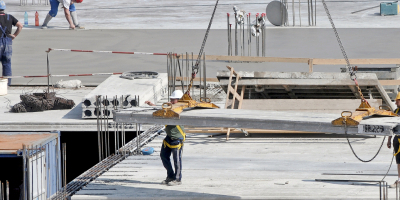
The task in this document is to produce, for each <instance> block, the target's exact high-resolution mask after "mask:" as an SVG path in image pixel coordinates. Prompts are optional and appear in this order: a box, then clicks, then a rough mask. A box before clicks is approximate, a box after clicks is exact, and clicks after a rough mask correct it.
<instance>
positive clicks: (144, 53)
mask: <svg viewBox="0 0 400 200" xmlns="http://www.w3.org/2000/svg"><path fill="white" fill-rule="evenodd" d="M50 51H68V52H82V53H116V54H138V55H156V56H167V55H177V54H176V53H172V54H169V53H149V52H129V51H97V50H77V49H52V48H49V50H48V51H47V52H50Z"/></svg>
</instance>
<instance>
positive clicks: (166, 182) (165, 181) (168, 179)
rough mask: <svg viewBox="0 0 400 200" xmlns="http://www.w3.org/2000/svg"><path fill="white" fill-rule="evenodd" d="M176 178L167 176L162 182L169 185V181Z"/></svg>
mask: <svg viewBox="0 0 400 200" xmlns="http://www.w3.org/2000/svg"><path fill="white" fill-rule="evenodd" d="M173 180H174V179H172V178H169V177H167V178H166V179H165V180H163V181H162V182H161V184H162V185H168V183H169V182H171V181H173Z"/></svg>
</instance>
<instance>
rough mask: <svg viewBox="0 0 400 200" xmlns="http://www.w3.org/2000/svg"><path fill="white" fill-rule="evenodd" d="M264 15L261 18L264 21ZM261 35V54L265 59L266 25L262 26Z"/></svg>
mask: <svg viewBox="0 0 400 200" xmlns="http://www.w3.org/2000/svg"><path fill="white" fill-rule="evenodd" d="M264 16H265V15H264V13H263V14H262V16H261V18H263V19H264ZM261 34H262V38H261V42H262V44H261V52H262V56H263V57H265V27H264V24H262V26H261Z"/></svg>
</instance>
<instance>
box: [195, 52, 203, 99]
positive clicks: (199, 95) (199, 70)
mask: <svg viewBox="0 0 400 200" xmlns="http://www.w3.org/2000/svg"><path fill="white" fill-rule="evenodd" d="M198 67H199V77H200V80H199V92H200V95H199V101H200V99H201V58H200V60H199V66H198ZM193 81H194V80H193Z"/></svg>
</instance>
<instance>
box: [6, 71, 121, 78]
mask: <svg viewBox="0 0 400 200" xmlns="http://www.w3.org/2000/svg"><path fill="white" fill-rule="evenodd" d="M119 74H122V73H120V72H116V73H94V74H69V75H54V74H49V75H41V76H0V78H45V77H48V76H49V77H71V76H99V75H119Z"/></svg>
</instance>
